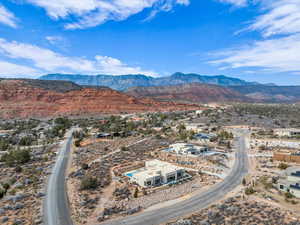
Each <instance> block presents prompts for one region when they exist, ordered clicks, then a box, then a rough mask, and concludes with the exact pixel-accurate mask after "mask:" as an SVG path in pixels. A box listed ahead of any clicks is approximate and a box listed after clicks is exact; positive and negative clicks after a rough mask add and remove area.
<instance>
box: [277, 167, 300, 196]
mask: <svg viewBox="0 0 300 225" xmlns="http://www.w3.org/2000/svg"><path fill="white" fill-rule="evenodd" d="M277 188H278V189H279V190H281V191H284V192H290V193H291V194H293V195H294V196H295V197H297V198H300V168H298V169H295V170H293V171H289V172H287V174H286V175H285V176H284V177H283V178H281V179H279V180H278V181H277Z"/></svg>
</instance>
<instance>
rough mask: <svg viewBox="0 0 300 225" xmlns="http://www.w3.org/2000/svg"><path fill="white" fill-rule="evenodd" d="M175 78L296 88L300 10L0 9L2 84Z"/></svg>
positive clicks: (73, 1)
mask: <svg viewBox="0 0 300 225" xmlns="http://www.w3.org/2000/svg"><path fill="white" fill-rule="evenodd" d="M177 71H180V72H187V73H188V72H194V73H200V74H207V75H213V74H224V75H228V76H233V77H239V78H242V79H246V80H250V81H254V80H255V81H259V82H264V83H271V82H272V83H277V84H293V85H296V84H297V85H300V1H299V0H276V1H275V0H1V1H0V76H1V77H33V78H35V77H38V76H40V75H42V74H48V73H76V74H138V73H142V74H146V75H151V76H166V75H169V74H172V73H174V72H177Z"/></svg>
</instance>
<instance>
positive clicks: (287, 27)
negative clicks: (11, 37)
mask: <svg viewBox="0 0 300 225" xmlns="http://www.w3.org/2000/svg"><path fill="white" fill-rule="evenodd" d="M263 10H264V11H265V13H264V14H262V15H261V16H259V17H258V18H257V19H256V20H255V22H254V23H253V24H252V25H251V26H250V27H249V28H250V29H251V30H259V31H261V32H262V34H263V36H264V37H270V36H272V35H278V34H284V35H287V34H293V33H298V32H300V1H299V0H276V1H271V2H270V1H267V2H266V3H265V4H264V7H263Z"/></svg>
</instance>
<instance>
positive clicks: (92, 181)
mask: <svg viewBox="0 0 300 225" xmlns="http://www.w3.org/2000/svg"><path fill="white" fill-rule="evenodd" d="M97 187H98V180H97V179H96V178H94V177H85V178H83V179H82V180H81V184H80V189H81V190H90V189H96V188H97Z"/></svg>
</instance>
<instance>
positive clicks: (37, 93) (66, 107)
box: [0, 79, 198, 118]
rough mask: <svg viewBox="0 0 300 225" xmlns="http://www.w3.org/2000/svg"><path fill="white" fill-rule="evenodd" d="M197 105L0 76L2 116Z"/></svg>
mask: <svg viewBox="0 0 300 225" xmlns="http://www.w3.org/2000/svg"><path fill="white" fill-rule="evenodd" d="M197 108H198V107H196V106H194V105H185V104H176V103H167V102H165V103H161V102H158V101H154V100H152V99H145V98H139V99H137V98H135V97H132V96H129V95H127V94H124V93H121V92H118V91H115V90H112V89H109V88H91V87H81V86H78V85H76V84H73V83H70V82H60V81H38V80H12V79H11V80H4V79H2V80H0V117H1V118H28V117H36V118H46V117H55V116H84V115H90V116H92V115H99V114H105V113H122V112H127V113H132V112H145V111H174V110H186V109H197Z"/></svg>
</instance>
